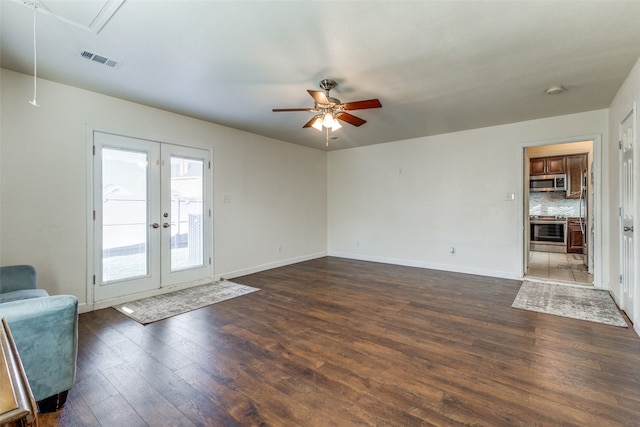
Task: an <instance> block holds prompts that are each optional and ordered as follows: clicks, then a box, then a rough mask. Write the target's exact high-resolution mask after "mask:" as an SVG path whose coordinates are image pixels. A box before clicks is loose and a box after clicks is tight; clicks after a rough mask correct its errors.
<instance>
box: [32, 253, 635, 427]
mask: <svg viewBox="0 0 640 427" xmlns="http://www.w3.org/2000/svg"><path fill="white" fill-rule="evenodd" d="M234 281H236V282H238V283H242V284H245V285H249V286H254V287H258V288H260V289H261V290H260V291H259V292H255V293H252V294H249V295H245V296H242V297H239V298H236V299H233V300H229V301H225V302H222V303H219V304H214V305H212V306H209V307H205V308H203V309H200V310H196V311H193V312H190V313H186V314H183V315H180V316H176V317H173V318H170V319H166V320H163V321H160V322H156V323H153V324H151V325H148V326H141V325H140V324H138V323H136V322H134V321H132V320H130V319H128V318H127V317H125V316H124V315H122V314H120V313H119V312H117V311H115V310H113V309H104V310H99V311H95V312H91V313H86V314H82V315H80V322H79V354H78V376H77V381H76V384H75V386H74V387H73V388H72V389H71V391H70V392H69V397H68V400H67V404H66V406H65V407H64V408H63V410H61V411H59V412H58V413H56V414H48V415H44V416H42V417H41V425H42V426H44V427H48V426H83V427H86V426H128V427H131V426H194V425H195V426H351V425H373V426H423V425H435V426H469V425H474V426H560V425H562V426H617V425H625V426H630V425H640V338H639V337H638V336H637V335H636V334H635V333H634V332H633V331H632V330H631V329H627V328H618V327H613V326H606V325H600V324H596V323H590V322H585V321H579V320H572V319H566V318H561V317H555V316H551V315H544V314H539V313H533V312H528V311H524V310H518V309H513V308H511V307H510V306H511V303H512V302H513V299H514V298H515V296H516V294H517V292H518V289H519V285H520V282H518V281H513V280H503V279H495V278H487V277H480V276H471V275H464V274H457V273H446V272H440V271H434V270H426V269H419V268H411V267H401V266H393V265H387V264H379V263H370V262H363V261H354V260H347V259H341V258H330V257H329V258H321V259H317V260H312V261H308V262H303V263H299V264H295V265H291V266H286V267H282V268H277V269H273V270H269V271H265V272H261V273H257V274H253V275H249V276H244V277H242V278H236V279H234Z"/></svg>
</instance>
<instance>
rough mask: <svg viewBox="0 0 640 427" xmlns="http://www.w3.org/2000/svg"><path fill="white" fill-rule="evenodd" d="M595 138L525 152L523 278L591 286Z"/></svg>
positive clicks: (594, 267) (594, 252)
mask: <svg viewBox="0 0 640 427" xmlns="http://www.w3.org/2000/svg"><path fill="white" fill-rule="evenodd" d="M595 145H596V139H595V138H593V139H584V140H576V141H567V142H553V143H539V144H537V145H532V146H528V147H525V148H524V168H523V169H524V184H525V185H524V187H525V191H524V195H525V196H524V198H523V202H524V203H523V225H524V227H523V229H524V238H523V242H524V256H523V276H524V278H525V279H529V280H539V281H545V282H556V283H570V284H576V285H584V286H593V285H594V283H595V280H594V277H595V272H596V269H597V266H596V260H597V255H596V245H595V242H596V230H597V227H596V212H595V211H596V210H595V205H596V200H597V194H596V189H597V187H598V186H597V185H596V182H597V181H596V179H595V178H594V177H595V176H596V163H597V162H596V161H595V160H596V159H595V156H594V154H595V152H596V150H595Z"/></svg>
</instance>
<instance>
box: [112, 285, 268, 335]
mask: <svg viewBox="0 0 640 427" xmlns="http://www.w3.org/2000/svg"><path fill="white" fill-rule="evenodd" d="M259 290H260V289H258V288H252V287H251V286H245V285H240V284H238V283H234V282H230V281H228V280H223V281H220V282H214V283H209V284H206V285H201V286H194V287H192V288H187V289H181V290H179V291H175V292H171V293H167V294H163V295H157V296H153V297H149V298H144V299H140V300H137V301H131V302H128V303H126V304H120V305H117V306H114V307H113V308H115V309H116V310H118V311H119V312H121V313H123V314H125V315H127V316H129V317H130V318H132V319H133V320H135V321H136V322H139V323H142V324H143V325H147V324H149V323H153V322H157V321H158V320H162V319H166V318H168V317H172V316H176V315H178V314H182V313H187V312H189V311H193V310H197V309H199V308H202V307H206V306H208V305H211V304H215V303H218V302H222V301H226V300H229V299H232V298H236V297H239V296H242V295H246V294H249V293H251V292H255V291H259Z"/></svg>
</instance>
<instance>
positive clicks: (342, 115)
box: [273, 79, 382, 131]
mask: <svg viewBox="0 0 640 427" xmlns="http://www.w3.org/2000/svg"><path fill="white" fill-rule="evenodd" d="M337 85H338V83H336V82H335V81H333V80H329V79H324V80H322V81H321V82H320V89H323V90H324V92H323V91H320V90H307V92H309V95H311V97H312V98H313V100H314V101H315V104H314V106H313V108H274V109H273V111H274V112H276V113H280V112H290V111H310V112H313V113H317V114H316V115H315V116H313V118H312V119H311V120H309V121H308V122H307V123H305V125H304V126H303V128H308V127H312V128H314V129H317V130H319V131H321V130H322V128H323V127H324V128H326V129H327V130H329V129H331V130H332V131H334V130H337V129H340V128H341V127H342V125H341V124H340V121H344V122H346V123H349V124H350V125H353V126H362V125H363V124H365V123H366V122H367V121H366V120H363V119H361V118H359V117H356V116H354V115H353V114H349V113H347V111H350V110H366V109H369V108H380V107H382V104H381V103H380V101H379V100H378V99H367V100H364V101H355V102H345V103H344V104H343V103H342V102H340V100H339V99H336V98H332V97H330V96H329V91H330V90H331V89H333V88H334V87H336V86H337Z"/></svg>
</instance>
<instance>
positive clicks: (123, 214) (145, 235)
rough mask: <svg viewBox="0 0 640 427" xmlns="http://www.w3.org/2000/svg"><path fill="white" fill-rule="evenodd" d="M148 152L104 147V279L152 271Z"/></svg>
mask: <svg viewBox="0 0 640 427" xmlns="http://www.w3.org/2000/svg"><path fill="white" fill-rule="evenodd" d="M148 166H149V155H148V153H147V152H138V151H128V150H121V149H115V148H103V149H102V282H103V283H107V282H113V281H119V280H127V279H133V278H137V277H143V276H147V275H148V274H149V258H148V253H147V248H148V245H149V228H148V227H147V223H148V220H147V218H148V212H149V204H148V188H149V185H148V176H149V173H148Z"/></svg>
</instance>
